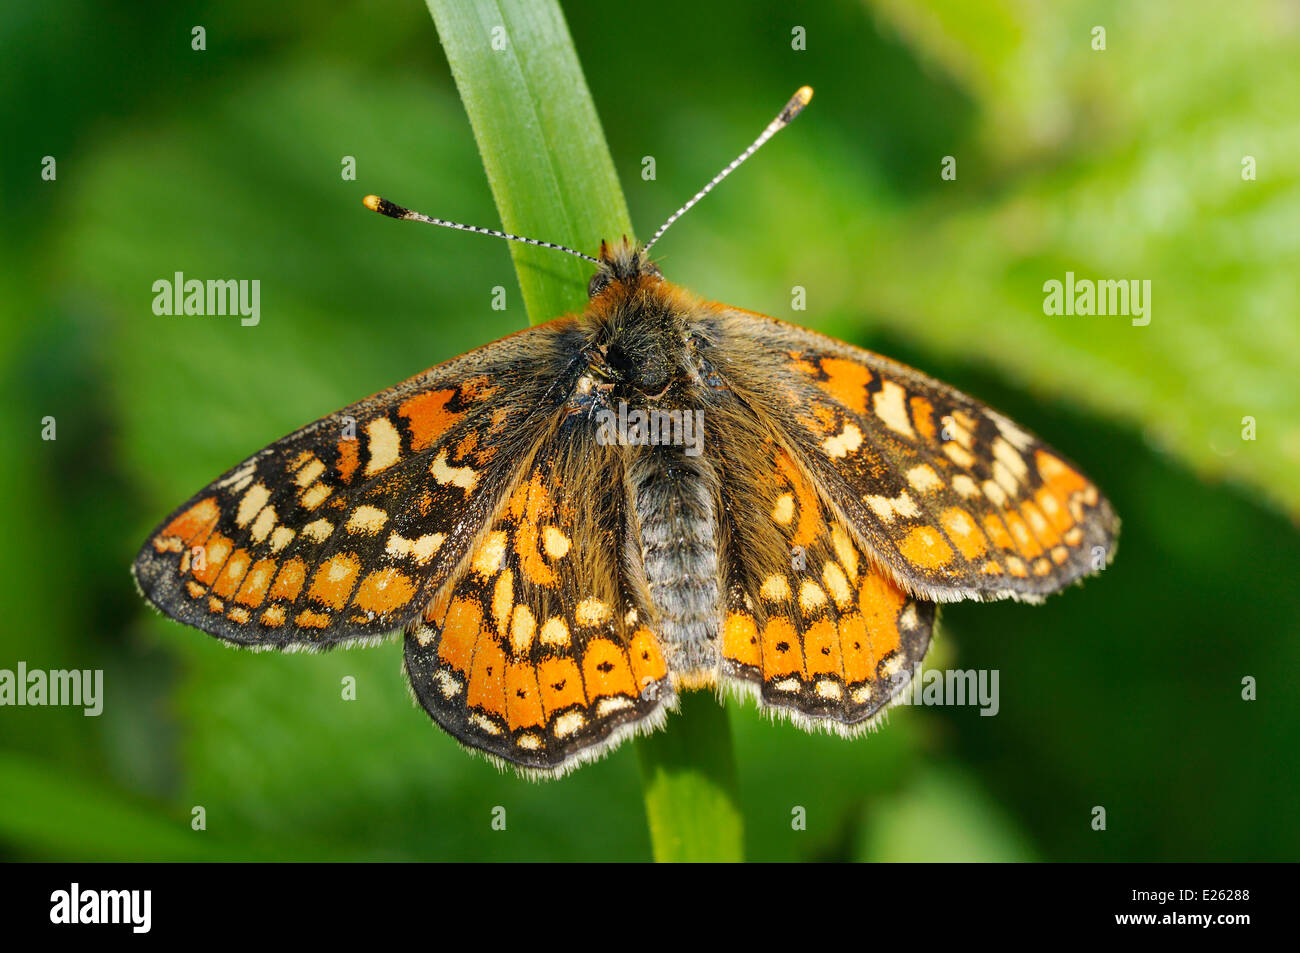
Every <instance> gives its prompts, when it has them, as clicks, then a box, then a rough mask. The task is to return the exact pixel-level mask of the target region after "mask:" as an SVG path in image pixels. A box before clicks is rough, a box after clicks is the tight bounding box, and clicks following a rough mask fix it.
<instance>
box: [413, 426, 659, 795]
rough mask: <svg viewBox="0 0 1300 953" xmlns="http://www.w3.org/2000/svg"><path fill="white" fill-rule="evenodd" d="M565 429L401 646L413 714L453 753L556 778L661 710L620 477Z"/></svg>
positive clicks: (655, 653)
mask: <svg viewBox="0 0 1300 953" xmlns="http://www.w3.org/2000/svg"><path fill="white" fill-rule="evenodd" d="M590 433H591V432H590V430H589V428H588V422H587V420H586V418H585V417H584V415H582V414H580V413H579V414H574V415H572V416H570V417H568V418H567V419H566V420H565V422H564V424H563V425H562V426H561V427H560V428H559V430H558V432H557V433H556V434H555V435H554V436H553V437H552V438H551V439H550V440H549V441H548V442H547V443H546V444H545V445H544V446H543V447H542V449H541V450H540V451H539V452H538V454H537V455H536V456H535V457H534V458H533V460H532V461H531V463H530V465H529V467H528V469H527V471H526V472H525V473H524V475H523V477H522V479H521V480H520V481H519V482H518V484H517V486H516V487H515V489H514V491H513V492H512V493H511V495H510V497H509V498H508V499H507V500H505V501H504V502H503V504H502V506H501V507H500V509H499V510H498V512H497V513H495V514H494V516H493V518H492V521H491V525H490V529H489V531H488V533H487V535H486V536H485V537H484V538H483V540H482V542H481V543H480V544H479V546H478V547H477V549H476V550H475V551H474V553H473V555H472V557H471V559H470V560H469V562H468V564H467V566H466V567H465V570H464V575H463V576H461V577H460V578H458V579H457V580H456V581H455V582H454V584H452V585H451V586H449V587H448V588H447V589H446V591H445V593H444V594H443V595H442V596H440V598H439V599H438V601H437V603H436V604H434V605H433V606H431V607H430V608H429V611H428V612H427V613H425V614H424V615H423V616H422V617H421V618H420V619H418V620H416V621H415V623H413V624H412V625H411V626H410V627H409V628H408V630H407V634H406V672H407V675H408V676H409V678H410V681H411V687H412V689H413V691H414V693H415V696H416V698H417V699H418V700H419V703H420V704H421V705H422V706H423V707H424V709H425V710H426V711H427V712H428V713H429V715H430V716H431V717H432V718H433V719H434V721H436V722H437V723H438V724H439V725H440V726H441V727H442V728H444V729H445V730H446V731H448V732H449V733H450V734H451V735H453V736H454V737H455V738H456V739H457V740H459V741H460V742H461V743H463V744H465V745H467V746H469V747H471V748H476V749H479V750H480V751H483V752H486V753H487V754H489V755H491V756H493V757H495V758H499V759H502V760H504V761H508V762H511V763H513V764H515V765H518V766H520V767H522V768H524V769H525V770H532V771H536V772H538V773H539V774H540V773H546V774H550V773H555V772H561V771H564V770H567V769H569V768H571V767H574V766H576V765H578V764H580V763H582V762H584V761H588V760H592V759H593V758H596V757H598V756H599V755H601V754H602V753H603V752H605V751H606V750H608V749H609V748H611V747H612V746H613V745H615V744H617V743H618V742H619V741H620V740H622V739H623V738H624V737H626V736H627V735H628V734H631V733H633V732H636V731H639V730H640V731H644V730H649V729H650V728H652V727H654V726H656V725H658V724H659V723H660V722H661V721H662V719H663V716H664V708H665V706H669V705H671V704H673V702H674V697H675V696H674V695H673V690H672V688H671V687H670V683H669V679H668V672H667V669H666V665H665V660H664V654H663V652H662V650H661V648H660V645H659V642H658V639H657V638H656V636H655V634H654V633H653V632H652V631H651V629H650V627H649V626H648V625H647V619H648V618H649V614H648V613H647V612H645V610H644V606H645V593H644V591H643V584H642V588H638V583H637V582H636V580H635V578H634V573H632V572H629V570H628V569H627V568H626V567H627V563H626V562H625V550H626V542H627V539H628V535H627V532H628V531H627V527H628V522H627V514H626V504H625V501H624V491H623V486H622V480H621V477H620V473H619V464H618V462H617V459H616V457H615V455H614V454H613V453H611V452H610V448H606V447H601V446H598V445H597V444H596V443H595V441H594V440H592V439H591V436H590Z"/></svg>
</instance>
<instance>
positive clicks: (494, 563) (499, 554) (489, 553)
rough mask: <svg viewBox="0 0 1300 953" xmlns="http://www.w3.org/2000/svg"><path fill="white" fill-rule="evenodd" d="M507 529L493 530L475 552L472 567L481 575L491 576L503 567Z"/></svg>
mask: <svg viewBox="0 0 1300 953" xmlns="http://www.w3.org/2000/svg"><path fill="white" fill-rule="evenodd" d="M507 542H508V541H507V539H506V534H505V530H500V529H498V530H493V531H492V532H491V533H488V536H487V539H485V540H483V543H482V545H481V546H479V548H478V552H476V553H475V554H474V559H473V561H472V562H471V563H470V568H471V569H473V570H474V571H475V572H476V573H478V574H479V575H480V576H490V575H492V574H493V573H494V572H496V571H497V570H498V569H500V568H501V566H502V564H503V562H504V559H505V554H506V545H507Z"/></svg>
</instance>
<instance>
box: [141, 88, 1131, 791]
mask: <svg viewBox="0 0 1300 953" xmlns="http://www.w3.org/2000/svg"><path fill="white" fill-rule="evenodd" d="M811 95H812V91H811V90H810V89H808V88H807V87H804V88H803V89H801V90H799V92H798V93H796V95H795V97H794V98H793V99H792V100H791V101H790V102H789V103H788V104H787V106H786V107H785V109H784V110H782V112H781V114H780V115H779V116H778V117H777V118H776V119H775V120H773V122H772V123H770V124H769V125H768V126H767V128H766V129H765V130H764V132H763V134H762V135H761V136H760V137H759V138H758V139H757V140H755V142H754V143H753V144H752V145H751V146H750V147H749V148H748V149H746V150H745V151H744V152H743V153H742V154H741V155H740V157H739V158H738V159H737V160H736V161H735V162H733V163H731V164H730V165H729V166H728V167H727V168H726V169H724V171H723V172H722V173H720V174H719V175H718V176H717V177H715V178H714V179H713V180H712V181H711V182H710V183H709V184H708V185H707V186H706V187H705V188H704V189H703V190H701V192H699V193H698V194H697V195H696V196H695V197H694V198H693V199H692V200H691V201H690V202H688V203H687V204H686V205H685V206H683V207H682V208H681V209H679V210H678V212H676V213H675V214H674V215H673V216H672V217H671V218H669V219H668V221H667V222H665V223H664V225H663V226H662V227H661V228H660V229H659V230H658V232H656V233H655V235H654V237H653V238H652V239H651V241H650V242H648V243H647V244H646V245H644V246H640V245H637V244H634V243H632V242H629V241H628V240H627V239H624V240H623V241H622V242H618V243H612V244H611V243H604V242H602V244H601V246H600V254H599V256H598V257H591V256H587V255H584V254H582V253H580V252H577V251H574V250H573V249H569V248H565V247H564V246H559V245H554V244H552V243H547V242H540V241H537V240H534V239H526V238H521V237H520V236H515V235H509V234H506V233H504V232H498V231H495V230H491V229H482V228H476V227H472V226H465V225H460V224H458V223H454V222H447V221H445V220H442V219H435V218H430V217H428V216H424V215H422V214H420V213H417V212H412V211H409V210H407V209H405V208H402V207H401V206H398V205H395V204H393V203H390V202H388V201H386V200H384V199H380V198H378V197H376V196H368V197H367V198H366V200H365V204H366V206H367V207H369V208H371V209H372V210H374V211H378V212H380V213H382V214H385V215H387V216H389V217H392V218H397V219H403V220H412V221H423V222H428V223H431V224H436V225H444V226H447V227H451V228H459V229H463V230H470V231H477V232H481V233H486V234H491V235H496V236H498V237H503V238H507V239H510V240H515V241H524V242H528V243H530V244H535V245H544V246H547V247H552V248H556V249H558V250H560V251H563V252H567V253H569V254H574V255H578V256H579V257H581V258H584V259H586V260H588V261H590V262H591V263H592V264H593V265H594V266H595V267H594V275H593V277H592V279H591V283H590V286H589V289H588V290H589V296H590V300H589V302H588V304H587V306H586V309H585V310H584V311H583V312H582V313H581V314H579V315H574V316H567V317H561V318H557V319H555V320H553V321H550V322H549V323H546V324H542V325H539V326H536V327H532V328H529V329H527V330H524V331H520V332H518V333H515V334H513V335H510V336H509V337H506V338H503V339H502V340H499V341H496V342H494V343H492V344H488V345H486V346H484V347H481V348H479V349H477V350H474V351H471V352H469V353H467V354H464V355H462V356H460V357H457V358H454V359H452V360H450V361H447V362H445V363H443V364H439V365H437V366H436V367H434V368H432V369H430V370H428V371H425V372H424V373H422V374H419V375H417V376H416V377H413V378H411V379H410V380H408V381H405V382H404V383H401V384H398V385H397V386H396V387H393V388H391V389H390V390H386V391H384V392H382V393H380V394H377V395H375V396H373V397H370V398H368V399H366V400H363V401H360V402H359V403H355V404H352V405H351V406H349V407H346V408H344V409H343V410H340V411H338V412H337V413H335V414H331V415H330V416H328V417H325V418H323V419H321V420H317V421H316V422H314V423H311V424H308V425H307V426H305V427H303V428H302V429H301V430H298V431H296V432H294V433H292V434H289V435H288V436H287V437H285V438H283V439H282V440H279V441H277V442H275V443H273V444H272V445H271V446H269V447H267V448H266V449H264V450H261V451H259V452H257V453H255V454H254V455H253V456H251V457H249V458H248V459H247V460H245V461H243V462H242V463H240V464H238V465H237V466H235V467H234V468H232V469H231V470H230V471H228V472H227V473H225V474H224V475H222V476H221V477H220V478H218V479H217V480H215V481H214V482H213V483H211V484H210V485H208V486H207V487H205V488H204V489H202V490H200V491H199V492H198V493H197V494H195V495H194V496H193V497H192V498H191V499H189V500H188V501H187V502H185V503H184V504H182V505H181V506H180V507H179V508H178V509H177V510H176V511H175V512H174V513H173V514H172V515H171V516H169V517H167V519H166V520H164V521H163V522H162V524H161V525H160V526H159V527H158V528H157V529H156V530H155V531H154V532H153V533H152V534H151V535H150V536H149V538H148V540H147V541H146V542H145V544H144V546H143V548H142V549H141V550H140V553H139V555H138V557H137V558H136V560H135V563H134V566H133V573H134V576H135V579H136V581H137V584H138V586H139V588H140V590H141V592H142V593H143V594H144V596H145V597H146V598H147V599H148V600H149V601H150V602H152V603H153V604H154V605H155V606H156V607H158V608H159V609H160V610H162V612H164V613H165V614H167V615H168V616H170V617H171V618H173V619H176V620H177V621H180V622H183V623H186V624H188V625H192V626H194V627H196V628H199V629H201V630H203V631H204V632H208V633H210V634H212V635H214V636H217V637H218V638H221V639H224V640H226V641H228V642H231V643H234V644H236V645H241V646H248V647H253V648H274V649H282V650H293V649H303V648H306V649H326V648H332V647H337V646H342V645H349V644H355V643H373V642H376V641H379V640H380V639H382V638H383V637H384V636H386V635H387V634H389V633H392V632H395V631H401V632H402V633H403V634H404V638H405V666H404V667H405V671H406V674H407V676H408V677H409V680H410V684H411V687H412V689H413V692H414V696H415V698H416V699H417V700H418V702H419V704H420V705H421V706H422V707H423V708H424V709H425V710H426V711H427V712H428V714H429V715H430V716H431V717H432V719H433V720H434V721H435V722H436V723H437V724H438V725H440V726H441V727H442V728H444V729H445V730H446V731H447V732H448V733H450V734H451V735H452V736H453V737H454V738H456V740H457V741H459V742H461V743H462V744H463V745H465V746H468V747H469V748H471V749H475V750H477V751H479V752H482V753H485V754H486V755H488V756H489V757H490V758H492V759H495V760H496V761H498V762H499V763H500V762H505V763H509V764H511V765H514V766H516V767H518V768H519V769H520V770H521V771H523V772H524V773H525V774H528V775H531V776H538V777H541V776H554V775H556V774H559V773H562V772H564V771H566V770H568V769H571V768H573V767H575V766H577V765H579V764H582V763H584V762H586V761H589V760H592V759H594V758H596V757H598V756H600V755H601V754H603V753H605V752H606V751H608V750H609V749H611V748H612V747H613V746H614V745H616V744H618V743H619V742H620V741H621V740H622V739H624V738H626V737H628V736H629V735H632V734H635V733H637V732H645V731H649V730H652V729H654V728H656V727H658V726H660V725H662V723H663V722H664V720H665V717H666V713H667V711H669V710H671V709H673V708H674V707H675V706H676V703H677V699H678V696H679V693H681V692H683V691H687V690H692V689H713V690H715V691H719V692H721V691H723V690H731V691H734V692H738V693H740V694H743V695H747V696H750V697H752V698H753V699H755V700H756V702H757V703H758V705H759V706H760V707H762V708H763V709H765V710H767V711H768V712H770V713H774V714H778V715H785V716H788V717H790V718H791V719H793V721H794V722H795V723H796V724H798V725H800V726H801V727H805V728H809V729H814V728H829V729H831V730H834V731H838V732H840V733H841V734H845V735H853V734H856V733H858V732H860V731H862V730H863V729H865V728H867V727H869V726H871V725H873V724H874V723H875V721H876V720H877V719H878V717H879V716H880V714H881V713H882V712H883V711H884V710H885V709H886V707H887V706H888V705H889V704H890V702H891V701H892V700H894V699H896V698H897V697H898V696H899V695H900V693H901V692H902V691H903V689H904V688H905V687H906V685H907V683H908V681H909V679H910V677H911V675H912V674H913V672H914V671H915V670H916V668H917V667H918V666H919V664H920V662H921V660H922V659H923V658H924V656H925V654H926V650H927V648H928V647H929V644H930V639H931V633H932V631H933V627H934V622H935V613H936V606H937V604H938V603H941V602H949V601H955V600H960V599H976V600H991V599H1007V598H1010V599H1018V600H1023V601H1028V602H1038V601H1041V600H1042V599H1043V598H1044V597H1045V596H1047V595H1048V594H1050V593H1053V592H1056V591H1057V590H1060V589H1062V588H1063V587H1065V586H1067V585H1069V584H1071V583H1073V582H1075V581H1077V580H1079V579H1081V578H1082V577H1084V576H1086V575H1088V574H1090V573H1093V572H1096V571H1097V570H1099V569H1101V568H1103V567H1104V566H1105V565H1106V564H1107V562H1108V561H1109V560H1110V558H1111V555H1112V554H1113V551H1114V546H1115V540H1116V535H1117V532H1118V520H1117V518H1116V516H1115V513H1114V511H1113V510H1112V508H1111V506H1110V504H1109V503H1108V502H1107V501H1106V500H1105V499H1104V498H1103V497H1102V495H1101V493H1100V492H1099V491H1098V489H1097V487H1096V486H1095V485H1094V484H1093V483H1092V482H1091V481H1090V480H1089V479H1088V478H1087V477H1086V476H1084V475H1083V474H1082V473H1081V472H1080V470H1079V469H1078V467H1076V466H1075V465H1074V464H1073V463H1071V462H1070V461H1069V460H1067V459H1066V458H1065V457H1064V456H1063V455H1062V454H1060V453H1058V452H1057V451H1056V450H1053V449H1052V448H1050V447H1048V446H1046V445H1045V444H1044V443H1043V442H1042V441H1040V440H1039V439H1038V438H1036V437H1035V436H1033V435H1032V434H1030V433H1029V432H1028V431H1026V430H1024V429H1023V428H1021V427H1020V426H1018V425H1017V424H1015V423H1013V422H1012V421H1011V420H1009V419H1007V418H1006V417H1004V416H1002V415H1001V414H999V413H997V412H996V411H994V410H992V409H990V408H988V407H986V406H985V405H984V404H982V403H980V402H979V401H977V400H974V399H973V398H971V397H968V396H966V395H965V394H962V393H960V392H959V391H957V390H955V389H954V388H952V387H950V386H948V385H947V384H944V383H942V382H940V381H937V380H934V379H933V378H930V377H927V376H926V375H924V374H922V373H921V372H919V371H916V370H913V369H912V368H910V367H906V366H904V365H902V364H899V363H897V362H895V361H891V360H889V359H888V358H886V357H882V356H880V355H878V354H874V353H871V352H869V351H865V350H862V349H860V348H857V347H853V346H851V345H849V344H845V343H842V342H840V341H837V340H834V339H832V338H829V337H826V336H824V335H821V334H818V333H816V332H814V331H810V330H807V329H805V328H801V327H797V326H795V325H792V324H788V323H786V322H783V321H779V320H776V319H774V318H770V317H765V316H763V315H760V314H755V313H753V312H749V311H744V310H742V309H739V308H735V307H731V306H729V305H725V304H719V303H716V302H710V301H705V300H702V299H700V298H698V297H696V296H695V295H693V294H691V293H690V292H688V291H686V290H684V289H682V288H680V287H677V286H676V285H673V284H672V283H671V282H669V281H668V280H666V279H665V278H664V276H663V275H662V274H661V272H660V270H659V269H658V267H657V266H656V265H655V263H654V262H653V261H652V260H651V259H650V257H649V254H648V252H649V249H650V247H651V246H652V245H653V244H654V243H655V242H657V241H658V240H659V238H660V237H661V236H662V235H663V233H664V232H665V231H666V230H667V228H668V227H669V226H670V225H671V224H672V223H673V222H674V221H675V220H676V219H677V218H678V217H680V215H681V214H682V213H684V212H685V211H686V210H687V209H689V208H690V207H691V206H692V205H693V204H694V203H695V202H697V201H699V199H700V198H701V197H703V195H705V194H706V193H707V192H708V191H709V190H711V189H712V188H713V187H714V186H715V185H717V184H718V182H720V181H721V180H722V179H723V178H725V177H726V175H728V174H729V173H730V172H731V171H733V170H734V169H735V168H736V167H737V166H738V165H739V164H740V163H741V162H743V161H744V160H745V159H746V158H748V157H749V156H750V155H752V154H753V152H754V151H756V150H757V149H758V148H759V147H760V146H761V145H762V144H763V143H764V142H766V141H767V140H768V139H769V138H771V136H772V135H774V134H775V133H776V132H777V131H778V130H779V129H781V128H783V127H784V126H785V125H787V124H788V123H789V122H790V121H791V120H793V119H794V117H795V116H796V115H797V114H798V113H799V112H800V111H801V110H802V109H803V107H804V106H805V105H807V103H808V101H809V99H810V98H811Z"/></svg>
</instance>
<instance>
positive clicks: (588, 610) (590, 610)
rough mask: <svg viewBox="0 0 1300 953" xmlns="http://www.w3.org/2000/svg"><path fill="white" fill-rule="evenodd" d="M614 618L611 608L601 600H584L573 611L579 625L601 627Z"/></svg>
mask: <svg viewBox="0 0 1300 953" xmlns="http://www.w3.org/2000/svg"><path fill="white" fill-rule="evenodd" d="M611 616H612V612H611V611H610V608H609V606H608V605H607V604H606V603H604V602H602V601H601V600H599V599H583V600H582V601H581V602H579V603H578V605H577V607H576V608H575V609H574V610H573V617H574V618H575V619H576V620H577V621H578V624H579V625H601V624H603V623H605V622H608V621H609V620H610V618H611Z"/></svg>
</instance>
